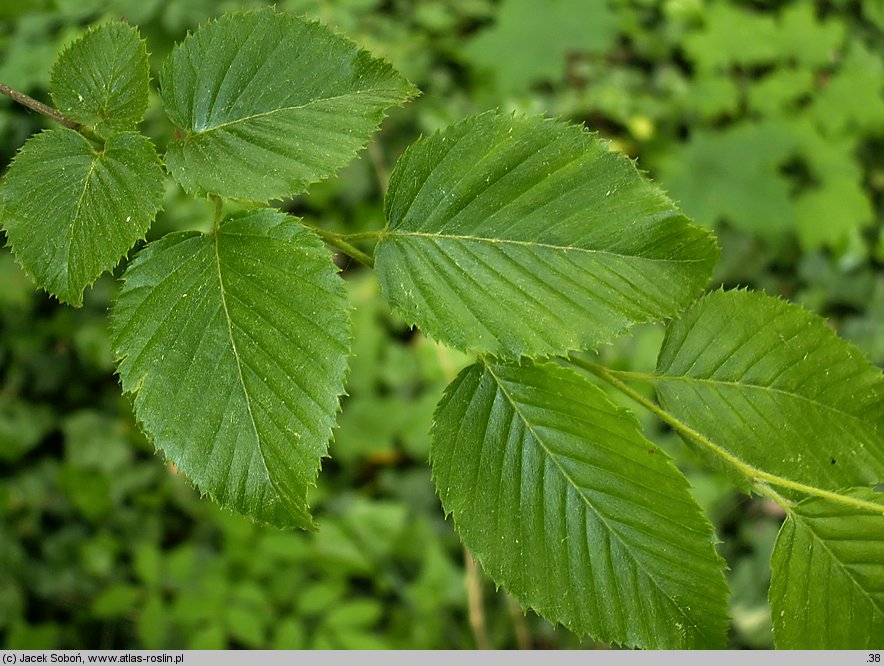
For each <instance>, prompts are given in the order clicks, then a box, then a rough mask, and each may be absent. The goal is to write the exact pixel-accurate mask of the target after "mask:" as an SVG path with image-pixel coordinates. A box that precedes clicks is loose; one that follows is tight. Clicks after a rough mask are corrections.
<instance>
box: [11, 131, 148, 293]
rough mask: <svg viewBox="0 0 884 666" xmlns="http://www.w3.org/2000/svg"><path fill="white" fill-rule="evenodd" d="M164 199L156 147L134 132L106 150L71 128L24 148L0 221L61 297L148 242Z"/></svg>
mask: <svg viewBox="0 0 884 666" xmlns="http://www.w3.org/2000/svg"><path fill="white" fill-rule="evenodd" d="M162 201H163V170H162V167H161V166H160V163H159V160H158V159H157V155H156V152H155V150H154V147H153V145H152V144H151V142H150V141H149V140H148V139H147V138H145V137H143V136H141V135H140V134H135V133H132V132H128V133H123V134H115V135H114V136H111V137H110V138H109V139H108V140H107V141H106V142H105V145H104V147H103V148H101V149H97V148H94V147H93V146H92V144H91V143H89V141H87V140H86V139H85V138H83V136H81V135H80V134H78V133H77V132H74V131H72V130H69V129H55V130H48V131H45V132H41V133H40V134H37V135H35V136H33V137H31V138H30V139H28V141H27V142H26V143H25V145H24V146H22V149H21V152H20V153H19V154H18V156H16V158H15V160H14V161H13V163H12V165H11V166H10V167H9V171H8V172H7V174H6V177H5V179H4V183H3V192H2V200H0V215H2V217H0V221H2V225H3V228H4V229H6V235H7V237H8V239H9V244H10V245H11V246H12V251H13V252H14V253H15V256H16V258H17V259H18V261H19V262H20V263H21V265H22V267H24V269H25V270H26V271H27V272H28V273H29V274H30V275H31V277H32V278H33V279H34V281H35V282H36V283H37V284H38V285H40V286H41V287H42V288H43V289H45V290H46V291H48V292H49V293H50V294H53V295H54V296H56V297H58V299H59V300H61V301H64V302H66V303H70V304H72V305H80V304H81V303H82V302H83V290H84V289H85V288H86V287H87V286H88V285H90V284H92V283H93V282H94V281H95V279H96V278H97V277H98V276H99V275H101V274H102V273H103V272H105V271H109V270H111V269H112V268H113V267H114V266H116V265H117V263H118V262H119V261H120V259H122V258H123V256H124V255H125V254H126V251H127V250H129V248H131V247H132V246H133V245H134V244H135V242H136V241H137V240H138V239H139V238H142V237H144V234H145V233H146V232H147V230H148V228H149V227H150V224H151V222H152V221H153V218H154V216H155V215H156V213H157V211H158V210H159V209H160V206H161V205H162Z"/></svg>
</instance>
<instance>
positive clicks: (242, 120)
mask: <svg viewBox="0 0 884 666" xmlns="http://www.w3.org/2000/svg"><path fill="white" fill-rule="evenodd" d="M366 92H380V91H374V90H368V91H366V90H354V91H352V92H348V93H345V94H343V95H332V96H330V97H317V98H316V99H311V100H310V101H309V102H305V103H303V104H294V105H291V106H280V107H278V108H275V109H270V110H269V111H262V112H260V113H253V114H252V115H250V116H243V117H242V118H234V119H233V120H228V121H226V122H223V123H221V124H219V125H212V126H211V127H206V128H203V129H201V130H200V131H198V132H197V131H194V130H191V133H190V136H191V137H194V138H195V137H204V136H206V135H208V134H211V133H212V132H215V131H218V130H222V129H226V128H228V127H232V126H234V125H238V124H240V123H245V122H248V121H250V120H255V119H256V118H266V117H268V116H272V115H274V114H277V113H282V112H284V111H298V110H300V109H306V108H308V107H310V106H312V105H314V104H318V103H320V102H334V101H336V100H340V99H346V98H349V97H355V96H358V95H363V94H365V93H366Z"/></svg>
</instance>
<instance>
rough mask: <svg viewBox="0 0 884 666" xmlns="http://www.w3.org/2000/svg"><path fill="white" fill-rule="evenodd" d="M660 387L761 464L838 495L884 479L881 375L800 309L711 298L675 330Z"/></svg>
mask: <svg viewBox="0 0 884 666" xmlns="http://www.w3.org/2000/svg"><path fill="white" fill-rule="evenodd" d="M653 383H654V385H655V387H656V389H657V395H658V397H659V399H660V404H661V405H662V406H663V407H664V409H666V410H667V411H668V412H670V413H671V414H673V415H674V416H675V417H676V418H678V419H679V420H681V421H682V422H684V423H686V424H687V425H689V426H690V427H692V428H693V429H694V430H696V431H698V432H699V433H701V434H702V435H703V436H705V437H706V438H708V439H709V440H710V441H712V442H714V443H715V444H716V445H718V446H720V447H722V448H723V449H725V450H726V451H727V452H728V453H729V454H731V455H733V456H735V457H736V458H738V459H740V460H741V461H743V462H744V463H746V464H749V465H751V466H752V467H755V468H757V469H761V470H763V471H765V472H768V473H772V474H775V475H778V476H781V477H783V478H785V479H789V480H791V481H794V482H797V483H802V484H805V485H810V486H814V487H819V488H823V489H828V490H837V489H839V488H844V487H849V486H858V485H870V484H873V483H878V482H880V481H881V480H882V479H884V378H882V374H881V371H880V370H879V369H878V368H876V367H874V366H873V365H872V364H871V363H869V362H868V360H867V359H865V357H863V355H862V353H861V352H860V351H859V350H857V349H856V348H855V347H853V345H851V344H850V343H848V342H846V341H845V340H842V339H841V338H839V337H838V336H837V335H836V334H835V333H834V332H833V331H832V330H831V329H829V328H828V326H826V324H825V321H824V320H823V319H821V318H820V317H818V316H816V315H813V314H811V313H809V312H807V311H805V310H804V309H803V308H801V307H799V306H797V305H794V304H791V303H787V302H785V301H782V300H779V299H776V298H773V297H770V296H767V295H764V294H759V293H754V292H747V291H727V292H724V291H716V292H713V293H711V294H708V295H706V296H705V297H704V298H702V299H701V300H699V301H698V302H697V303H695V304H694V305H693V306H692V307H691V308H689V309H688V310H687V311H686V312H685V313H684V314H683V315H682V317H681V318H680V319H678V320H677V321H674V322H673V323H672V324H671V325H670V326H669V329H668V331H667V334H666V338H665V340H664V342H663V346H662V348H661V350H660V357H659V360H658V363H657V376H656V377H655V378H654V379H653ZM686 441H689V440H686ZM716 464H719V463H716ZM783 492H785V493H786V494H789V495H790V496H797V497H803V496H801V495H791V493H792V491H790V490H788V489H784V490H783Z"/></svg>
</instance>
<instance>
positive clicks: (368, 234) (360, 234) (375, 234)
mask: <svg viewBox="0 0 884 666" xmlns="http://www.w3.org/2000/svg"><path fill="white" fill-rule="evenodd" d="M386 233H387V232H386V231H383V230H378V231H357V232H356V233H355V234H340V237H341V238H343V239H344V240H348V241H354V242H355V241H365V240H377V239H378V238H380V237H381V236H383V235H384V234H386Z"/></svg>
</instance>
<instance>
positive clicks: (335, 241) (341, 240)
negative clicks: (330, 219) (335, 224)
mask: <svg viewBox="0 0 884 666" xmlns="http://www.w3.org/2000/svg"><path fill="white" fill-rule="evenodd" d="M309 227H310V229H311V230H312V231H313V232H314V233H315V234H316V235H317V236H319V237H320V238H321V239H322V240H324V241H325V242H326V243H328V244H329V245H331V246H332V247H336V248H338V249H339V250H340V251H341V252H343V253H344V254H346V255H348V256H350V257H352V258H353V259H355V260H356V261H358V262H359V263H360V264H363V265H365V266H368V267H369V268H374V259H373V258H372V257H371V256H370V255H368V254H366V253H365V252H363V251H362V250H360V249H359V248H358V247H356V246H355V245H352V244H351V243H349V242H348V240H349V239H350V238H351V237H350V236H344V235H342V234H336V233H335V232H334V231H328V230H326V229H321V228H320V227H314V226H313V225H309Z"/></svg>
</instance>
